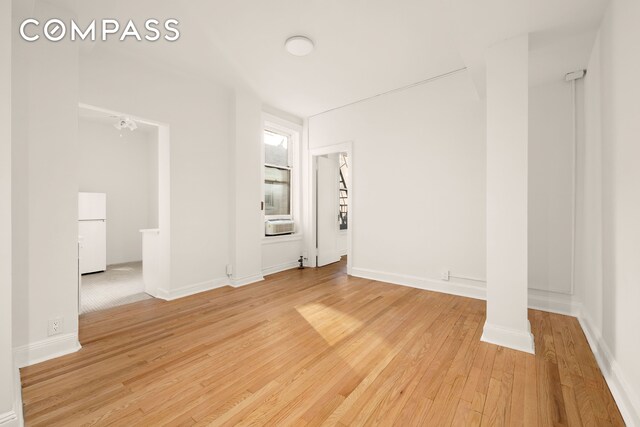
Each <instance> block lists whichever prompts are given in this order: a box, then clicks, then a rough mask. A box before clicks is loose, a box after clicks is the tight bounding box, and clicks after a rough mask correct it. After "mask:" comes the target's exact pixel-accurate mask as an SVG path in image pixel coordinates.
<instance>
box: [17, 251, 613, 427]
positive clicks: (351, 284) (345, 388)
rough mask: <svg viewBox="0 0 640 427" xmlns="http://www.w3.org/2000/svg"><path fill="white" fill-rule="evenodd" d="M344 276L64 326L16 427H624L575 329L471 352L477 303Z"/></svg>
mask: <svg viewBox="0 0 640 427" xmlns="http://www.w3.org/2000/svg"><path fill="white" fill-rule="evenodd" d="M344 270H345V264H344V262H341V263H337V264H334V265H331V266H328V267H324V268H321V269H305V270H302V271H300V270H290V271H287V272H284V273H279V274H275V275H273V276H269V277H268V278H267V279H266V280H265V281H264V282H261V283H257V284H253V285H249V286H245V287H242V288H238V289H233V288H230V287H226V288H221V289H217V290H214V291H210V292H206V293H201V294H198V295H194V296H191V297H187V298H183V299H180V300H176V301H172V302H164V301H160V300H147V301H141V302H137V303H133V304H129V305H126V306H121V307H116V308H113V309H109V310H107V311H102V312H96V313H89V314H87V315H83V316H82V317H81V319H80V324H81V326H80V331H81V342H82V345H83V348H82V350H80V351H79V352H78V353H75V354H72V355H68V356H65V357H61V358H58V359H56V360H51V361H48V362H45V363H41V364H39V365H34V366H30V367H27V368H24V369H22V385H23V400H24V413H25V418H26V423H27V425H65V426H72V425H86V424H96V425H110V424H111V425H132V424H133V425H194V424H195V425H210V424H213V425H249V424H254V425H296V426H303V425H345V426H347V425H349V426H350V425H398V426H409V425H428V426H436V425H460V426H462V425H464V426H467V425H597V426H602V425H624V423H623V421H622V418H621V416H620V413H619V411H618V408H617V407H616V404H615V402H614V401H613V398H612V396H611V393H610V392H609V389H608V388H607V385H606V383H605V381H604V379H603V377H602V375H601V373H600V370H599V369H598V366H597V365H596V362H595V359H594V357H593V354H592V353H591V351H590V349H589V346H588V344H587V341H586V339H585V337H584V334H583V332H582V330H581V329H580V326H579V324H578V322H577V321H576V319H574V318H571V317H566V316H560V315H556V314H550V313H546V312H541V311H535V310H531V311H530V313H529V316H530V320H531V327H532V329H533V332H534V334H535V339H536V350H537V354H536V356H533V355H528V354H525V353H521V352H517V351H513V350H509V349H505V348H502V347H498V346H495V345H491V344H486V343H482V342H480V335H481V331H482V326H483V323H484V315H485V303H484V302H483V301H478V300H473V299H468V298H461V297H456V296H451V295H445V294H439V293H434V292H428V291H421V290H417V289H412V288H407V287H402V286H395V285H390V284H385V283H381V282H375V281H370V280H365V279H358V278H351V277H347V276H346V274H345V272H344Z"/></svg>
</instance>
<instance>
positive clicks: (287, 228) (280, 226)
mask: <svg viewBox="0 0 640 427" xmlns="http://www.w3.org/2000/svg"><path fill="white" fill-rule="evenodd" d="M264 228H265V230H264V234H265V235H267V236H277V235H279V234H292V233H294V232H295V231H296V226H295V223H294V222H293V221H292V220H290V219H270V220H267V221H265V222H264Z"/></svg>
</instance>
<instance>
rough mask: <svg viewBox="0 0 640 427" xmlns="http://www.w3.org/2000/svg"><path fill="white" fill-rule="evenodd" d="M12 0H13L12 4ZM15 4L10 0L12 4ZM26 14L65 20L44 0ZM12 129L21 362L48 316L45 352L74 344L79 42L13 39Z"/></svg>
mask: <svg viewBox="0 0 640 427" xmlns="http://www.w3.org/2000/svg"><path fill="white" fill-rule="evenodd" d="M16 3H17V2H16ZM16 3H14V5H15V4H16ZM27 16H32V17H35V18H39V19H43V18H44V19H46V18H48V17H51V16H56V17H58V18H60V19H70V16H69V13H68V12H67V11H66V10H65V9H63V8H61V7H57V6H55V5H52V4H50V3H48V2H40V1H38V2H36V3H35V10H33V11H32V10H21V12H20V13H19V14H17V15H16V16H14V19H13V25H14V28H13V30H12V31H13V34H17V32H18V29H17V28H16V26H17V25H18V24H19V23H20V22H21V21H22V19H24V18H25V17H27ZM13 47H14V55H13V58H12V59H13V61H12V66H13V75H14V76H16V77H17V78H16V79H15V80H14V82H13V83H14V85H13V89H14V102H13V116H12V126H13V128H14V129H15V130H16V131H15V133H14V134H13V141H12V148H13V152H12V214H13V218H15V221H14V223H13V233H14V234H13V240H12V245H13V257H14V258H13V307H16V308H17V309H16V310H14V311H13V326H14V331H13V332H14V334H13V343H14V346H15V347H18V348H17V357H18V359H21V360H18V362H19V363H23V362H24V360H25V359H30V360H34V359H37V358H38V357H39V356H40V354H39V353H38V352H39V351H41V350H42V348H41V347H39V346H34V345H33V344H35V343H38V342H41V341H44V340H46V339H47V338H48V337H47V324H48V321H49V320H50V319H52V318H55V317H61V318H62V319H63V327H62V335H60V336H57V337H55V338H56V341H55V343H54V344H52V345H51V347H48V348H47V351H48V352H49V353H59V352H66V351H72V350H73V349H75V348H76V346H77V329H78V307H77V304H78V302H77V301H78V299H77V274H78V270H77V236H78V226H77V192H78V175H77V170H78V167H77V159H76V156H77V152H78V146H77V127H78V126H77V121H78V112H77V105H78V90H77V84H78V66H77V64H78V60H77V44H73V43H68V42H60V43H56V44H55V45H51V44H47V43H32V44H27V43H26V42H24V41H21V39H19V38H18V37H14V45H13Z"/></svg>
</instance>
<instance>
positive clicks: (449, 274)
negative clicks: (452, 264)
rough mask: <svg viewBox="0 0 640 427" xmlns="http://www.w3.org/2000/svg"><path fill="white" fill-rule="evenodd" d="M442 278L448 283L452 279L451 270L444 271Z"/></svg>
mask: <svg viewBox="0 0 640 427" xmlns="http://www.w3.org/2000/svg"><path fill="white" fill-rule="evenodd" d="M440 278H441V279H442V280H446V281H447V282H448V281H449V279H450V278H451V272H450V271H449V270H447V271H443V272H442V274H440Z"/></svg>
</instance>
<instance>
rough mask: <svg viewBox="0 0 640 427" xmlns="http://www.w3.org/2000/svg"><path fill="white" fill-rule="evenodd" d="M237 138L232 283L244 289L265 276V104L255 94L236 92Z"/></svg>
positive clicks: (234, 155) (232, 167)
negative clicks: (263, 168)
mask: <svg viewBox="0 0 640 427" xmlns="http://www.w3.org/2000/svg"><path fill="white" fill-rule="evenodd" d="M234 120H235V127H234V139H233V146H232V147H231V150H232V152H231V157H232V162H231V165H232V166H231V171H232V182H233V190H232V193H231V203H230V205H231V209H232V211H231V220H232V230H233V231H232V232H233V235H232V239H231V242H232V246H231V262H232V265H233V273H232V276H231V279H232V280H231V284H232V285H234V286H242V285H246V284H249V283H253V282H257V281H260V280H262V279H263V277H262V237H263V236H264V224H263V223H262V222H261V219H262V211H261V207H260V202H261V201H262V181H261V177H262V167H263V166H262V152H261V150H262V127H263V124H262V103H261V102H260V98H258V96H257V95H255V93H253V92H251V91H250V90H248V89H244V88H238V89H236V91H235V109H234Z"/></svg>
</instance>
